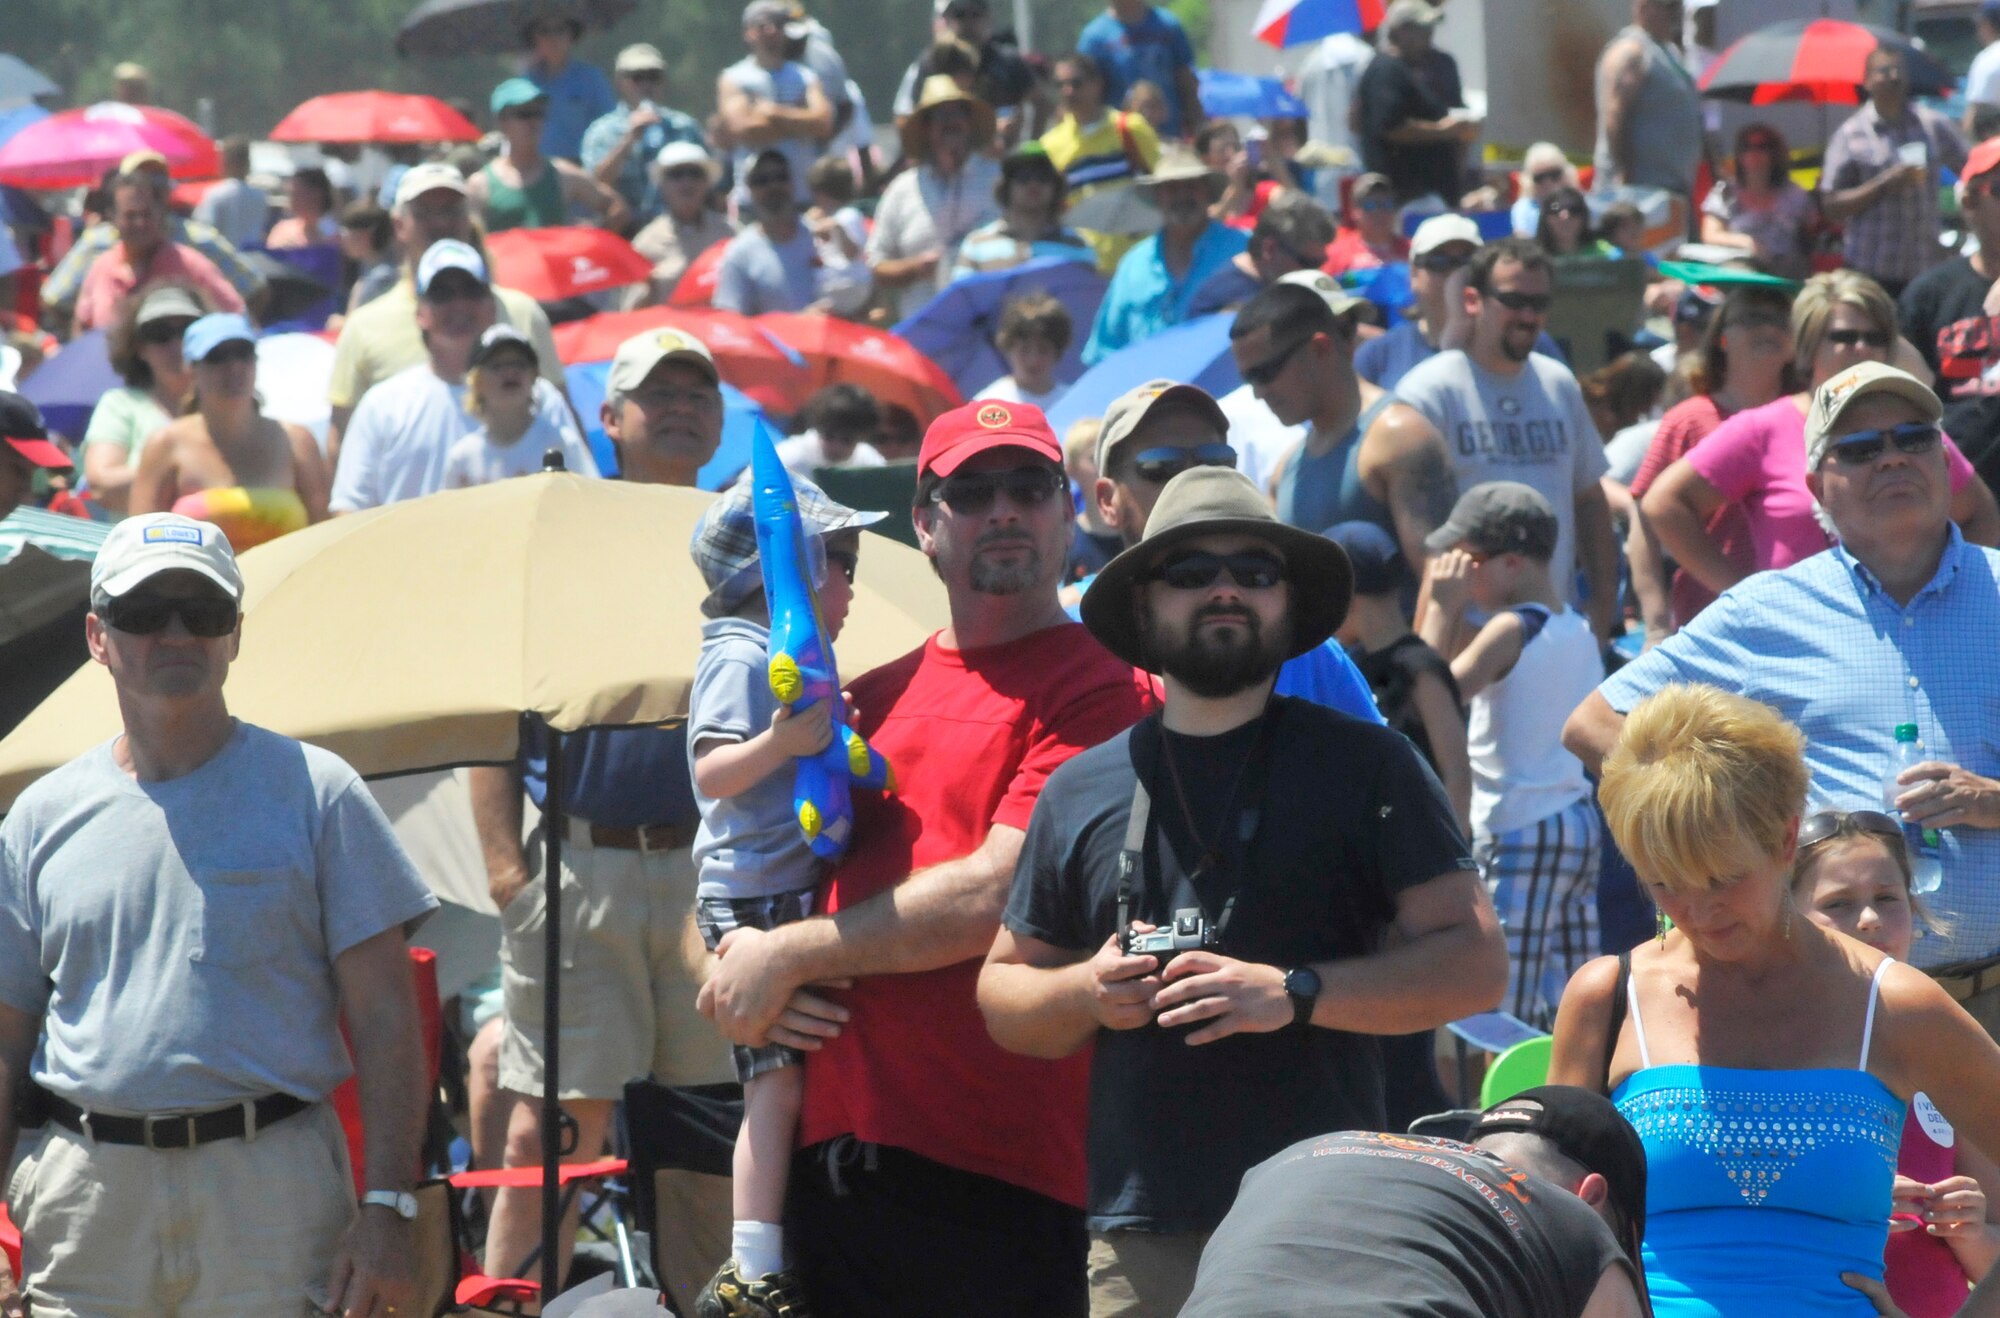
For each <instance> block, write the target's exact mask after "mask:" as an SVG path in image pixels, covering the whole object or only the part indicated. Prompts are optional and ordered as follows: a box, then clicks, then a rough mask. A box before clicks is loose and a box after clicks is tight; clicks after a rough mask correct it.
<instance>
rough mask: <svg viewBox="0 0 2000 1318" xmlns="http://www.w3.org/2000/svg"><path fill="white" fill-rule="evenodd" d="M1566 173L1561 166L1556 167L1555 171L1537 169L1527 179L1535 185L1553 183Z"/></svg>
mask: <svg viewBox="0 0 2000 1318" xmlns="http://www.w3.org/2000/svg"><path fill="white" fill-rule="evenodd" d="M1567 172H1568V171H1566V170H1564V169H1563V168H1562V167H1561V166H1557V167H1556V168H1555V169H1538V170H1536V171H1535V172H1534V173H1532V174H1530V175H1529V176H1528V177H1529V178H1530V179H1532V180H1533V181H1535V182H1536V183H1555V182H1557V181H1559V180H1560V179H1561V178H1562V177H1563V175H1564V174H1565V173H1567Z"/></svg>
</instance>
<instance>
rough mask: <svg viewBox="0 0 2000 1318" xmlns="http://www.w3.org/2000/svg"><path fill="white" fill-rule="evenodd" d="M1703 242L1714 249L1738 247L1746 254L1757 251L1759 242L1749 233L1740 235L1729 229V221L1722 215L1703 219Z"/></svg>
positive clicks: (1703, 217) (1708, 216)
mask: <svg viewBox="0 0 2000 1318" xmlns="http://www.w3.org/2000/svg"><path fill="white" fill-rule="evenodd" d="M1701 240H1702V241H1703V242H1705V243H1708V244H1709V245H1710V246H1713V247H1736V248H1740V249H1741V250H1743V251H1746V252H1754V251H1756V250H1757V240H1756V239H1755V238H1752V237H1751V236H1750V235H1749V234H1747V233H1738V232H1736V230H1734V229H1732V228H1730V227H1729V221H1728V220H1725V219H1723V218H1722V217H1721V216H1720V215H1703V216H1702V217H1701Z"/></svg>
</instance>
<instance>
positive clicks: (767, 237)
mask: <svg viewBox="0 0 2000 1318" xmlns="http://www.w3.org/2000/svg"><path fill="white" fill-rule="evenodd" d="M746 178H747V181H748V183H749V186H750V198H751V203H752V207H753V213H754V214H755V216H756V222H755V223H754V224H749V225H746V226H744V229H743V231H742V232H741V233H739V234H737V235H736V236H735V237H734V238H731V239H730V240H729V245H728V246H727V247H725V248H723V249H722V263H721V264H720V265H719V266H717V267H716V271H715V297H714V299H713V302H714V305H715V307H716V308H717V309H718V310H721V311H734V312H738V313H739V314H741V315H745V316H755V315H758V314H759V313H761V312H765V311H804V310H805V309H806V308H807V307H809V306H811V305H812V304H813V302H814V301H816V300H817V298H818V288H817V284H816V274H815V270H816V265H817V262H816V259H815V258H816V252H815V249H814V247H813V236H812V231H811V230H810V229H808V228H806V226H805V223H804V221H802V220H801V219H800V218H799V207H798V203H797V202H795V201H793V200H792V167H791V163H790V162H789V161H788V160H786V158H785V156H784V155H783V154H782V153H781V152H778V151H775V150H770V151H760V152H758V153H757V156H756V159H755V160H753V161H752V162H751V165H750V172H749V174H748V175H747V176H746Z"/></svg>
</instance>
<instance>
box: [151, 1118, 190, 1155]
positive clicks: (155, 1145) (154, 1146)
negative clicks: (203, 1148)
mask: <svg viewBox="0 0 2000 1318" xmlns="http://www.w3.org/2000/svg"><path fill="white" fill-rule="evenodd" d="M173 1121H178V1122H182V1123H184V1124H185V1126H186V1128H187V1143H185V1144H162V1143H160V1142H159V1141H158V1140H157V1139H156V1138H155V1137H154V1135H153V1130H154V1127H155V1126H156V1125H158V1124H160V1123H163V1122H173ZM169 1129H171V1127H169ZM139 1130H140V1133H141V1135H142V1136H143V1137H144V1139H145V1142H146V1147H147V1148H148V1149H151V1150H153V1151H154V1152H155V1153H159V1152H164V1151H167V1150H171V1149H191V1148H193V1147H194V1118H193V1117H192V1116H181V1117H147V1118H146V1121H145V1124H144V1125H142V1126H140V1128H139Z"/></svg>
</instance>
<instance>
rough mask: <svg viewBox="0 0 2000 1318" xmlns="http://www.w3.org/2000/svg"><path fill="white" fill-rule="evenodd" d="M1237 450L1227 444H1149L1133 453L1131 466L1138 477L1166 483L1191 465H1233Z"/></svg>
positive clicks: (1158, 483)
mask: <svg viewBox="0 0 2000 1318" xmlns="http://www.w3.org/2000/svg"><path fill="white" fill-rule="evenodd" d="M1235 465H1236V450H1235V449H1233V448H1231V447H1229V445H1227V444H1198V445H1196V446H1195V447H1194V448H1171V447H1169V448H1149V449H1142V450H1141V451H1140V452H1138V453H1136V454H1134V455H1133V458H1132V469H1133V470H1134V471H1136V472H1138V473H1139V477H1140V479H1141V480H1148V481H1151V482H1152V483H1153V484H1155V485H1165V484H1166V483H1167V482H1168V481H1170V480H1172V479H1173V478H1174V477H1176V476H1178V475H1180V474H1181V473H1182V472H1184V471H1186V470H1188V469H1189V468H1191V467H1234V466H1235Z"/></svg>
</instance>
